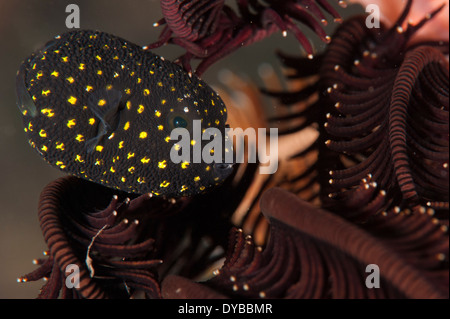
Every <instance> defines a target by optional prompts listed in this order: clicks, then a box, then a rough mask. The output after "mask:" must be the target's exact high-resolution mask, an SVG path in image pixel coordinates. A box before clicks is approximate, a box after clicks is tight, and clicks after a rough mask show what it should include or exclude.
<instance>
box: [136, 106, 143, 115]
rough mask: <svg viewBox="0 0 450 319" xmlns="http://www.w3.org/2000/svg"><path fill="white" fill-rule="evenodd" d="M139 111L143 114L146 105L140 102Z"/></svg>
mask: <svg viewBox="0 0 450 319" xmlns="http://www.w3.org/2000/svg"><path fill="white" fill-rule="evenodd" d="M137 111H138V113H139V114H141V113H142V112H144V106H143V105H142V104H139V107H138V110H137Z"/></svg>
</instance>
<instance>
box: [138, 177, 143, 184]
mask: <svg viewBox="0 0 450 319" xmlns="http://www.w3.org/2000/svg"><path fill="white" fill-rule="evenodd" d="M137 181H138V183H139V184H144V183H145V177H138V179H137Z"/></svg>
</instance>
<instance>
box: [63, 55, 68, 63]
mask: <svg viewBox="0 0 450 319" xmlns="http://www.w3.org/2000/svg"><path fill="white" fill-rule="evenodd" d="M61 61H63V62H69V57H68V56H63V57H61Z"/></svg>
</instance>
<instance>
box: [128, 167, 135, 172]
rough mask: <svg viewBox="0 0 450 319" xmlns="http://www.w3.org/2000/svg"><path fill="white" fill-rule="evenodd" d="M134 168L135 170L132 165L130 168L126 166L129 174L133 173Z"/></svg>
mask: <svg viewBox="0 0 450 319" xmlns="http://www.w3.org/2000/svg"><path fill="white" fill-rule="evenodd" d="M134 170H135V168H134V166H131V167H130V168H128V172H130V173H131V174H133V173H134Z"/></svg>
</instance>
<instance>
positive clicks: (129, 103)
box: [127, 101, 131, 110]
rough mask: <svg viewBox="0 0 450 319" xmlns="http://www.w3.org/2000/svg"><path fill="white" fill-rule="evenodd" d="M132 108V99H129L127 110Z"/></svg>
mask: <svg viewBox="0 0 450 319" xmlns="http://www.w3.org/2000/svg"><path fill="white" fill-rule="evenodd" d="M130 109H131V101H127V110H130Z"/></svg>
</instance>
